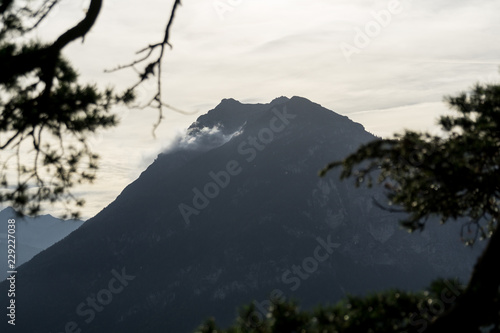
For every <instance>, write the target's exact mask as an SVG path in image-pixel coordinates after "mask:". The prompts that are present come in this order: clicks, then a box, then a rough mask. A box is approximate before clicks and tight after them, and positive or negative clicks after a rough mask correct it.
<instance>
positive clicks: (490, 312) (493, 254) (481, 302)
mask: <svg viewBox="0 0 500 333" xmlns="http://www.w3.org/2000/svg"><path fill="white" fill-rule="evenodd" d="M499 217H500V216H496V221H497V223H498V222H499V221H500V219H499ZM499 258H500V228H499V227H497V228H496V229H495V231H494V232H493V235H492V236H491V238H490V240H489V243H488V245H487V246H486V249H485V250H484V252H483V254H482V255H481V256H480V257H479V259H478V261H477V263H476V265H475V266H474V271H473V272H472V276H471V279H470V281H469V284H468V286H467V288H466V290H465V292H464V293H463V294H462V295H461V296H460V297H459V298H458V299H457V301H456V303H455V304H454V305H453V307H452V308H451V309H450V310H449V311H448V312H446V313H445V314H443V315H442V316H440V317H438V318H436V320H434V321H433V322H432V323H431V324H430V325H429V327H428V328H427V330H425V332H426V333H434V332H436V333H437V332H440V333H441V332H479V327H480V326H483V325H490V324H491V323H493V321H492V320H495V322H496V320H497V319H495V317H496V318H498V304H495V302H496V298H497V295H498V289H499V287H500V270H499V269H498V263H499ZM492 318H493V319H492Z"/></svg>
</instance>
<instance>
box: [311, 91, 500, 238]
mask: <svg viewBox="0 0 500 333" xmlns="http://www.w3.org/2000/svg"><path fill="white" fill-rule="evenodd" d="M446 101H447V102H448V103H449V105H450V106H451V107H452V108H454V109H455V110H456V111H458V114H457V115H456V116H443V117H441V118H440V120H439V124H440V125H441V128H442V130H443V132H444V135H442V136H437V135H430V134H428V133H417V132H412V131H407V132H406V133H404V134H403V135H395V137H394V138H392V139H385V140H377V141H373V142H370V143H368V144H366V145H364V146H362V147H361V148H359V149H358V151H357V152H356V153H354V154H352V155H350V156H349V157H347V158H346V159H344V160H343V161H339V162H334V163H331V164H329V165H328V166H327V167H326V168H325V169H324V170H322V171H321V174H322V175H323V174H325V173H326V172H327V171H328V170H330V169H332V168H335V167H342V173H341V178H347V177H353V178H355V181H356V185H357V186H359V185H361V184H362V183H366V184H367V185H368V186H371V185H372V183H373V178H374V176H376V178H377V179H376V180H377V181H378V182H379V183H383V184H384V186H385V188H386V189H387V198H388V204H389V205H397V206H400V207H402V208H403V210H404V211H406V212H409V213H410V216H409V217H408V219H406V220H405V221H403V225H404V226H406V227H408V228H409V229H410V230H412V231H413V230H418V229H423V228H424V226H425V222H426V220H427V219H428V218H429V217H430V216H439V217H440V218H441V221H442V222H443V223H444V222H446V221H448V220H455V219H458V218H460V217H466V218H468V219H469V220H470V221H469V223H467V224H466V225H465V226H464V228H466V229H468V231H470V230H473V231H474V232H473V237H472V238H470V239H467V240H466V241H468V242H471V243H472V242H473V241H474V240H475V239H476V238H477V237H476V236H480V237H483V238H486V237H489V236H491V233H492V231H493V230H494V229H495V227H496V223H497V222H498V221H497V218H498V214H499V203H500V187H499V186H500V185H499V184H500V172H499V165H500V85H493V84H488V85H484V86H482V85H476V86H475V87H474V88H473V89H472V91H471V92H470V93H465V92H464V93H461V94H459V95H458V96H456V97H447V98H446Z"/></svg>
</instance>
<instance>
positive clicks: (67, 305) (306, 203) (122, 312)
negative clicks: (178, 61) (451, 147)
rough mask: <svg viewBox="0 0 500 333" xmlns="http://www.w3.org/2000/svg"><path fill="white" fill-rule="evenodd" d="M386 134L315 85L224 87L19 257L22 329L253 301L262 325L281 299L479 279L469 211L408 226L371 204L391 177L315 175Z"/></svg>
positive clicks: (172, 315) (312, 301)
mask: <svg viewBox="0 0 500 333" xmlns="http://www.w3.org/2000/svg"><path fill="white" fill-rule="evenodd" d="M374 139H376V137H374V136H373V135H371V134H370V133H368V132H366V131H365V130H364V128H363V126H362V125H360V124H358V123H355V122H353V121H351V120H349V119H348V118H347V117H345V116H341V115H339V114H336V113H334V112H333V111H330V110H328V109H325V108H323V107H321V106H320V105H318V104H315V103H312V102H311V101H309V100H307V99H305V98H301V97H293V98H290V99H289V98H286V97H280V98H277V99H275V100H273V101H272V102H271V103H269V104H242V103H240V102H238V101H236V100H234V99H225V100H223V101H222V102H221V103H220V104H219V105H218V106H217V107H216V108H215V109H213V110H210V111H209V112H208V113H207V114H205V115H203V116H201V117H199V118H198V120H197V121H196V122H195V123H193V124H192V125H191V127H190V128H189V129H188V132H187V134H186V136H185V137H183V138H180V139H179V140H178V141H177V142H176V145H175V146H174V147H172V148H171V149H170V150H169V151H167V152H164V153H162V154H160V155H159V156H158V158H157V159H156V160H155V161H154V163H153V164H152V165H150V166H149V167H148V168H147V170H145V171H144V172H143V173H142V174H141V176H140V177H139V178H138V179H137V180H136V181H135V182H133V183H132V184H130V185H129V186H127V187H126V188H125V189H124V190H123V192H122V193H121V194H120V195H119V196H118V197H117V199H116V200H115V201H114V202H113V203H111V204H110V205H109V206H108V207H106V208H105V209H104V210H102V211H101V212H100V213H99V214H98V215H96V216H95V217H94V218H91V219H90V220H88V221H87V222H85V223H84V225H83V226H82V227H80V228H79V229H77V230H76V231H74V232H73V233H71V234H70V235H69V236H68V237H66V238H64V239H63V240H62V241H60V242H58V243H57V244H55V245H53V246H51V247H50V248H49V249H47V250H45V251H44V252H42V253H40V254H39V255H37V256H36V257H35V258H33V259H32V260H31V261H30V262H29V263H28V264H26V265H23V266H22V267H21V268H19V270H18V274H17V280H16V284H17V286H18V287H17V291H16V302H17V303H18V304H19V306H18V307H17V309H16V311H17V318H18V321H17V323H16V330H17V331H18V332H30V333H38V332H43V333H47V332H77V331H78V329H81V330H82V332H106V333H112V332H120V333H127V332H134V333H136V332H145V333H148V332H150V333H153V332H175V333H186V332H192V331H193V330H194V329H195V328H196V327H197V326H198V325H199V324H200V323H201V322H202V321H203V320H204V319H205V318H207V317H209V316H215V317H216V318H217V321H218V323H221V324H222V325H229V324H230V323H231V321H232V320H233V319H234V318H235V316H236V313H237V309H238V307H239V306H241V305H243V304H248V303H250V302H252V301H255V304H256V307H257V311H258V312H257V313H255V316H254V317H255V318H254V319H255V320H256V322H257V323H256V324H258V319H259V317H262V315H264V313H265V311H266V310H265V308H266V306H267V305H268V304H269V299H270V298H280V299H282V298H287V299H291V298H293V299H297V300H299V301H300V304H301V305H302V306H303V307H305V308H309V307H312V306H313V305H316V304H318V303H334V302H336V301H338V300H339V299H340V298H341V297H343V296H344V295H345V294H346V293H351V294H364V293H367V292H370V291H375V290H382V289H388V288H396V287H397V288H405V289H420V288H423V287H425V286H427V285H428V284H429V282H430V281H431V280H433V279H435V278H437V277H459V278H461V279H462V280H463V281H465V280H466V279H467V278H468V276H469V274H470V272H471V269H472V266H473V263H474V262H475V258H476V257H477V254H478V253H479V250H480V249H479V248H474V249H470V248H465V247H464V245H463V244H462V243H461V242H460V237H459V226H458V225H457V224H456V223H455V224H453V223H450V224H449V225H448V224H447V225H444V226H439V225H438V223H437V222H436V223H434V224H432V223H431V225H430V226H429V228H427V229H426V231H425V232H423V233H416V234H414V235H410V234H408V233H407V232H406V231H404V230H402V229H401V228H400V227H399V225H398V220H400V219H401V218H402V217H403V215H401V214H395V213H390V212H388V211H385V210H381V209H380V208H378V207H377V206H376V205H374V204H373V198H377V199H378V200H380V201H383V198H384V190H383V188H381V187H376V186H375V187H374V188H372V189H366V188H358V189H356V188H355V187H354V184H353V182H352V181H349V180H347V181H344V182H341V181H339V179H338V176H339V175H338V171H334V172H331V173H330V174H328V177H326V178H319V177H318V176H317V173H318V170H320V169H321V168H322V167H323V166H325V165H326V164H327V163H328V162H330V161H333V160H339V159H342V158H343V157H345V156H346V155H347V154H349V153H351V152H353V151H354V150H355V149H356V148H357V147H359V146H360V145H361V144H362V143H366V142H368V141H371V140H374ZM6 289H8V286H7V283H5V282H4V283H2V284H0V290H2V292H1V293H0V300H1V304H4V305H5V304H7V302H8V299H7V296H6V293H5V292H4V291H3V290H6ZM4 309H5V308H4ZM2 325H4V323H2ZM5 326H8V325H7V324H5ZM2 332H4V330H3V329H2Z"/></svg>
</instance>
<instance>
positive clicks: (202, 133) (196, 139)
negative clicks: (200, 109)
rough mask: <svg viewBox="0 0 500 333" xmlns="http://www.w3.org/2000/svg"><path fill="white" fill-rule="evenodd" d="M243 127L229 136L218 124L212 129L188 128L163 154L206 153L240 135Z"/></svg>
mask: <svg viewBox="0 0 500 333" xmlns="http://www.w3.org/2000/svg"><path fill="white" fill-rule="evenodd" d="M244 126H245V125H243V126H242V127H241V128H239V129H238V130H237V131H235V132H234V133H231V134H224V133H223V131H222V125H220V124H219V125H216V126H214V127H201V128H199V127H193V128H190V129H188V130H186V132H185V133H184V134H183V135H179V136H178V137H177V138H176V139H174V140H173V141H172V143H171V145H170V146H169V147H168V148H167V149H165V151H164V153H170V152H173V151H177V150H200V151H207V150H211V149H214V148H217V147H220V146H222V145H224V144H226V143H227V142H229V141H230V140H231V139H232V138H233V137H236V136H238V135H240V134H241V133H242V132H243V128H244Z"/></svg>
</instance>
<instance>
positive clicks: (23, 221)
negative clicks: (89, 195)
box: [0, 207, 83, 280]
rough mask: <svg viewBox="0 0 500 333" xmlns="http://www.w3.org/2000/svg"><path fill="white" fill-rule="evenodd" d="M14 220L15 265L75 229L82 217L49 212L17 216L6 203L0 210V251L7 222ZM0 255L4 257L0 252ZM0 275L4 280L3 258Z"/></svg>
mask: <svg viewBox="0 0 500 333" xmlns="http://www.w3.org/2000/svg"><path fill="white" fill-rule="evenodd" d="M9 219H15V220H16V228H15V230H16V232H15V235H14V236H15V237H16V238H15V239H16V266H17V267H19V266H21V265H22V264H23V263H25V262H27V261H29V260H30V259H31V258H33V257H34V256H35V255H36V254H38V253H39V252H41V251H43V250H45V249H46V248H48V247H49V246H52V245H54V244H55V243H57V242H58V241H60V240H61V239H63V238H64V237H66V236H67V235H69V234H70V233H71V232H73V231H75V230H76V229H78V228H79V227H80V226H81V225H82V224H83V221H80V220H61V219H58V218H55V217H53V216H51V215H41V216H37V217H30V216H24V217H22V218H21V217H19V216H18V215H17V213H16V211H15V210H14V209H12V208H11V207H7V208H5V209H3V210H2V211H0V253H2V254H5V257H6V254H7V228H8V227H7V224H8V223H7V222H8V220H9ZM2 257H4V256H3V255H2ZM0 268H1V271H0V279H1V280H4V279H5V278H6V277H7V276H8V274H7V273H6V272H7V271H8V270H9V269H8V267H7V259H6V258H5V260H2V263H1V265H0Z"/></svg>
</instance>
